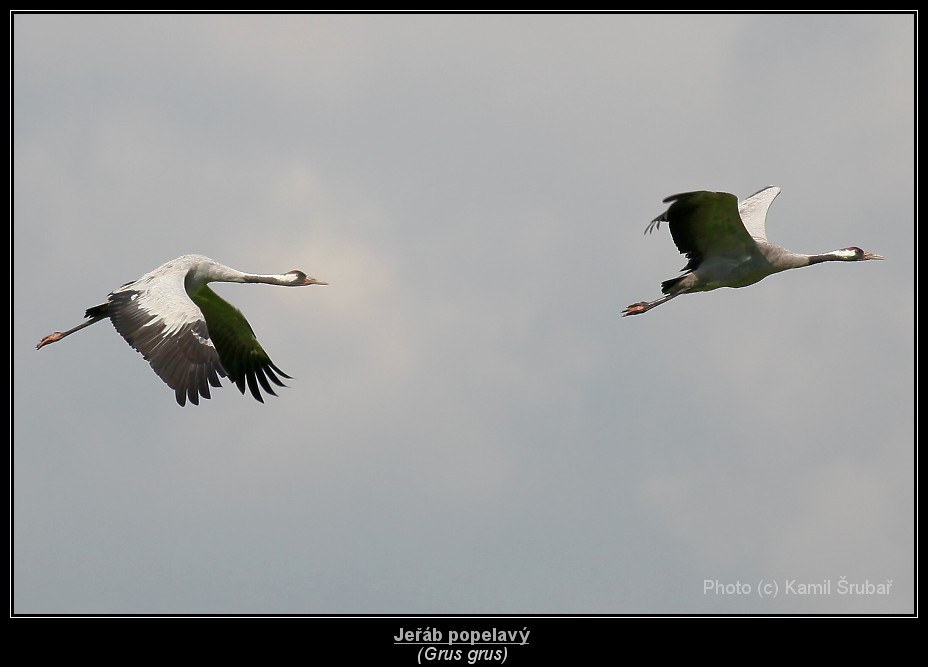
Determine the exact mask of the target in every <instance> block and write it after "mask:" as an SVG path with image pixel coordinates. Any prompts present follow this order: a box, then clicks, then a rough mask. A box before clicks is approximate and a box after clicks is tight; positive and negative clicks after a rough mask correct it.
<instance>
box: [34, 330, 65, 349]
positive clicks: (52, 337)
mask: <svg viewBox="0 0 928 667" xmlns="http://www.w3.org/2000/svg"><path fill="white" fill-rule="evenodd" d="M61 339H62V335H61V332H60V331H56V332H55V333H50V334H48V335H47V336H46V337H45V338H43V339H42V340H40V341H39V344H38V345H36V346H35V349H37V350H38V349H41V348H42V347H44V346H46V345H48V344H49V343H54V342H55V341H59V340H61Z"/></svg>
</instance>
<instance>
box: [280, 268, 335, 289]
mask: <svg viewBox="0 0 928 667" xmlns="http://www.w3.org/2000/svg"><path fill="white" fill-rule="evenodd" d="M287 277H288V278H290V279H291V282H290V285H291V286H292V287H299V286H301V285H328V284H329V283H327V282H325V281H324V280H316V279H315V278H310V277H309V276H307V275H306V274H305V273H303V272H302V271H298V270H297V269H293V271H287Z"/></svg>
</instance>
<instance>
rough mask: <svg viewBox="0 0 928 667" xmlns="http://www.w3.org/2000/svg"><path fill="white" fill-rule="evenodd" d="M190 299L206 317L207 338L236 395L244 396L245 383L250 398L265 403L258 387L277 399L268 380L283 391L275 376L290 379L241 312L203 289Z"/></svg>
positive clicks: (206, 288) (281, 384)
mask: <svg viewBox="0 0 928 667" xmlns="http://www.w3.org/2000/svg"><path fill="white" fill-rule="evenodd" d="M190 298H191V299H193V302H194V303H195V304H196V305H197V306H199V307H200V310H201V311H203V315H204V316H205V317H206V325H207V327H208V330H209V336H210V338H211V339H212V341H213V343H214V344H215V345H216V349H217V350H218V352H219V358H220V359H221V360H222V366H223V368H225V370H226V373H228V375H229V378H231V379H232V381H233V382H235V384H236V386H237V387H238V389H239V391H240V392H242V394H244V393H245V383H246V381H247V383H248V388H249V389H250V390H251V395H252V396H254V397H255V398H256V399H257V400H259V401H260V402H262V403H264V398H263V397H262V396H261V390H260V389H259V388H258V385H259V383H260V385H261V387H262V388H263V389H264V391H266V392H267V393H269V394H271V395H272V396H276V395H277V394H276V393H274V390H273V389H272V388H271V385H270V384H269V383H268V379H270V381H271V382H273V383H274V384H276V385H277V386H278V387H285V386H286V385H285V384H284V383H283V382H281V380H280V378H278V377H277V376H278V375H281V376H283V377H285V378H287V379H290V376H289V375H287V374H286V373H284V372H283V371H282V370H280V369H279V368H277V366H275V365H274V363H273V362H272V361H271V359H270V357H268V356H267V352H265V351H264V348H263V347H261V344H260V343H259V342H258V339H257V338H255V332H254V330H253V329H252V328H251V325H250V324H248V320H246V319H245V316H244V315H242V313H241V311H240V310H239V309H238V308H236V307H235V306H233V305H232V304H230V303H229V302H228V301H226V300H224V299H223V298H221V297H220V296H219V295H218V294H216V293H215V292H214V291H213V290H211V289H210V288H209V287H207V286H206V285H204V286H203V287H201V288H200V289H199V290H198V291H197V292H196V293H194V294H191V295H190Z"/></svg>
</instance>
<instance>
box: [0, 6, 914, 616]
mask: <svg viewBox="0 0 928 667" xmlns="http://www.w3.org/2000/svg"><path fill="white" fill-rule="evenodd" d="M13 36H14V44H13V57H14V62H13V94H14V99H13V112H14V113H15V118H14V121H15V122H14V125H13V142H14V143H13V167H14V169H15V172H14V182H13V195H14V208H13V214H14V218H13V264H12V272H13V280H14V284H13V299H14V301H13V339H12V363H13V380H12V381H13V406H12V410H13V419H14V421H13V468H12V472H13V484H14V487H13V501H14V508H13V513H12V515H13V520H14V530H13V535H12V536H13V540H14V543H13V566H14V570H13V580H12V581H13V610H14V611H15V612H17V613H262V614H264V613H311V614H320V613H338V614H341V613H351V614H355V613H359V614H363V613H397V614H407V613H414V614H435V613H490V614H493V613H516V614H522V613H524V614H564V613H567V614H578V613H598V614H610V613H685V612H691V613H693V612H695V613H700V612H716V613H744V612H753V613H768V612H786V613H804V612H823V613H844V612H859V613H886V612H902V613H904V612H910V611H912V609H913V605H914V593H913V591H914V581H913V573H914V558H913V552H914V528H913V507H914V490H913V489H914V464H913V461H914V458H913V447H914V440H915V433H914V423H915V417H914V349H915V347H914V327H915V324H914V323H915V314H914V303H915V293H914V289H913V287H914V284H915V265H914V252H913V248H914V244H915V239H914V220H915V210H914V197H915V190H914V182H915V181H914V159H915V152H914V132H913V127H914V103H915V101H914V85H913V82H914V68H913V64H914V60H915V51H914V20H913V18H912V17H911V16H905V15H890V16H879V15H849V16H842V15H832V16H820V15H815V16H803V15H785V16H764V15H737V16H735V15H732V16H724V15H723V16H718V15H685V16H684V15H680V16H675V15H670V16H667V15H663V16H662V15H644V16H640V15H594V16H582V15H574V16H565V15H536V16H511V15H510V16H456V15H447V16H446V15H433V16H421V15H386V16H375V15H372V16H324V15H297V16H279V15H278V16H234V15H230V16H221V15H209V16H170V15H168V16H165V15H151V16H147V15H118V16H100V15H66V16H53V15H17V16H15V18H14V20H13ZM769 184H774V185H779V186H780V187H781V188H782V189H783V192H782V194H781V195H780V197H779V198H778V199H777V201H776V202H775V203H774V205H773V206H772V208H771V210H770V214H769V216H768V232H769V236H770V238H771V240H772V241H774V242H777V243H781V244H783V245H785V246H786V247H789V248H791V249H794V250H797V251H803V252H810V253H811V252H824V251H828V250H833V249H837V248H842V247H846V246H849V245H858V246H860V247H862V248H864V249H866V250H870V251H873V252H877V253H880V254H882V255H885V256H886V258H887V261H885V262H879V263H878V262H871V263H864V264H828V265H824V266H816V267H812V268H809V269H803V270H801V271H793V272H788V273H786V274H782V275H780V276H775V277H773V278H771V279H769V280H766V281H764V282H762V283H760V284H758V285H755V286H753V287H750V288H747V289H742V290H719V291H716V292H712V293H707V294H698V295H694V296H686V297H681V298H679V299H676V300H674V301H672V302H671V303H669V304H667V305H665V306H662V307H660V308H658V309H656V310H654V311H652V312H650V313H648V314H646V315H643V316H639V317H635V318H626V319H623V318H622V317H620V313H621V311H622V309H623V308H624V307H625V306H626V305H628V304H629V303H632V302H635V301H640V300H643V299H653V298H655V297H657V296H658V295H659V289H660V282H661V281H662V280H666V279H668V278H672V277H674V276H676V275H678V271H679V269H680V268H681V267H682V266H683V264H684V263H685V260H684V258H683V257H681V256H680V255H679V254H678V252H677V251H676V248H675V247H674V245H673V243H672V241H671V239H670V235H669V233H667V231H666V230H662V231H661V232H660V233H656V234H653V235H650V236H644V235H643V231H644V228H645V226H646V225H647V223H648V222H649V221H650V220H651V219H652V218H653V217H654V216H655V215H657V214H658V213H660V212H661V211H662V210H663V209H664V205H663V204H662V203H661V200H662V199H663V198H664V197H665V196H667V195H670V194H673V193H676V192H681V191H686V190H693V189H714V190H724V191H728V192H734V193H737V194H738V195H739V196H741V197H744V196H747V195H749V194H751V193H753V192H754V191H756V190H758V189H760V188H761V187H763V186H766V185H769ZM191 252H196V253H202V254H205V255H207V256H209V257H212V258H214V259H216V260H217V261H220V262H222V263H224V264H228V265H230V266H233V267H235V268H238V269H241V270H244V271H248V272H255V273H279V272H285V271H287V270H289V269H292V268H300V269H303V270H304V271H306V272H307V273H309V274H310V275H313V276H316V277H317V278H320V279H323V280H327V281H328V282H330V283H331V285H330V286H329V287H312V288H304V289H300V290H291V289H280V288H275V287H268V286H263V285H244V286H243V285H219V286H218V287H217V288H216V289H217V291H218V292H220V293H221V294H222V295H223V296H225V297H226V298H228V299H229V300H231V301H232V302H233V303H234V304H236V305H237V306H238V307H239V308H241V309H242V311H243V312H244V313H245V314H246V315H247V317H248V318H249V320H250V322H251V324H252V326H253V327H254V329H255V330H256V332H257V334H258V337H259V339H260V340H261V341H262V343H263V345H264V347H265V348H266V349H267V351H268V352H269V354H270V356H271V357H272V359H273V360H274V361H275V363H277V365H278V366H280V367H281V368H282V369H283V370H285V371H286V372H288V373H289V374H290V375H292V376H294V380H293V381H292V382H290V383H289V384H290V388H289V389H285V390H283V391H281V392H280V394H281V395H280V397H279V398H277V399H274V398H270V399H268V401H267V403H266V404H264V405H261V404H258V403H257V402H255V401H254V400H252V399H251V398H250V397H243V396H241V395H240V394H239V393H238V391H237V390H236V389H235V388H233V387H231V386H229V385H226V386H224V388H222V389H219V390H216V391H215V392H214V394H213V399H212V400H209V401H205V402H203V403H201V405H200V406H199V407H190V406H188V407H186V408H183V409H182V408H180V407H178V406H177V405H176V404H175V402H174V399H173V395H172V393H171V391H170V390H169V389H168V388H167V387H166V386H165V385H164V384H163V383H162V382H161V381H160V380H159V379H158V378H157V377H156V376H155V375H154V373H153V372H152V371H151V369H150V368H149V367H148V365H147V364H146V363H145V362H144V361H143V360H142V358H141V357H140V356H139V355H138V353H136V352H135V351H134V350H132V349H131V348H130V347H129V346H128V345H126V344H125V342H123V341H122V339H121V338H120V337H119V336H118V334H116V332H115V331H114V330H113V328H112V327H111V325H110V324H109V323H107V322H103V323H100V324H98V325H96V326H94V327H92V328H90V329H87V330H84V331H82V332H81V333H80V334H77V335H75V336H73V337H71V338H68V339H67V340H66V341H64V342H62V343H61V344H59V345H54V346H51V347H48V348H45V349H43V350H42V351H41V352H36V351H35V350H34V346H35V343H36V342H37V341H38V340H39V339H40V338H41V337H42V336H43V335H45V334H47V333H49V332H50V331H54V330H62V329H65V328H69V327H71V326H73V325H75V324H77V323H78V322H79V321H81V317H82V315H83V311H84V309H86V308H88V307H90V306H93V305H95V304H98V303H101V302H102V301H103V300H105V298H106V295H107V293H108V292H109V291H111V290H112V289H114V288H116V287H118V286H119V285H121V284H122V283H124V282H127V281H130V280H133V279H135V278H137V277H139V276H140V275H142V274H143V273H145V272H147V271H149V270H151V269H153V268H155V267H156V266H158V265H160V264H162V263H163V262H165V261H168V260H170V259H173V258H175V257H177V256H179V255H182V254H185V253H191ZM842 577H845V578H846V580H847V581H848V582H851V583H854V584H865V583H866V582H870V583H871V584H884V585H885V584H887V582H888V581H889V580H891V581H892V584H891V587H890V589H889V591H890V592H889V594H886V595H878V594H847V595H842V594H839V593H838V592H837V588H838V583H839V581H840V579H841V578H842ZM706 580H710V581H712V582H716V581H717V582H718V583H719V584H722V585H725V584H735V583H737V582H740V583H741V584H749V585H751V586H752V588H753V590H752V592H751V594H750V595H719V594H715V593H714V592H711V591H710V592H709V593H705V592H704V588H705V583H704V582H705V581H706ZM789 581H792V582H794V585H795V584H815V583H821V582H826V581H830V582H832V583H831V585H832V593H831V594H826V595H789V594H787V591H786V590H785V589H786V587H787V582H789ZM760 582H773V583H775V584H777V585H778V586H779V592H780V594H779V595H778V596H777V597H775V598H761V597H760V596H758V594H757V587H758V584H759V583H760Z"/></svg>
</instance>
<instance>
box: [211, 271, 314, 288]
mask: <svg viewBox="0 0 928 667" xmlns="http://www.w3.org/2000/svg"><path fill="white" fill-rule="evenodd" d="M236 273H237V272H236ZM227 282H232V283H264V284H265V285H285V286H287V287H293V286H294V285H298V284H300V282H299V276H298V275H296V274H294V273H285V274H283V275H269V276H266V275H262V274H260V273H242V274H239V275H238V276H237V277H234V278H232V279H230V280H228V281H227Z"/></svg>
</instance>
